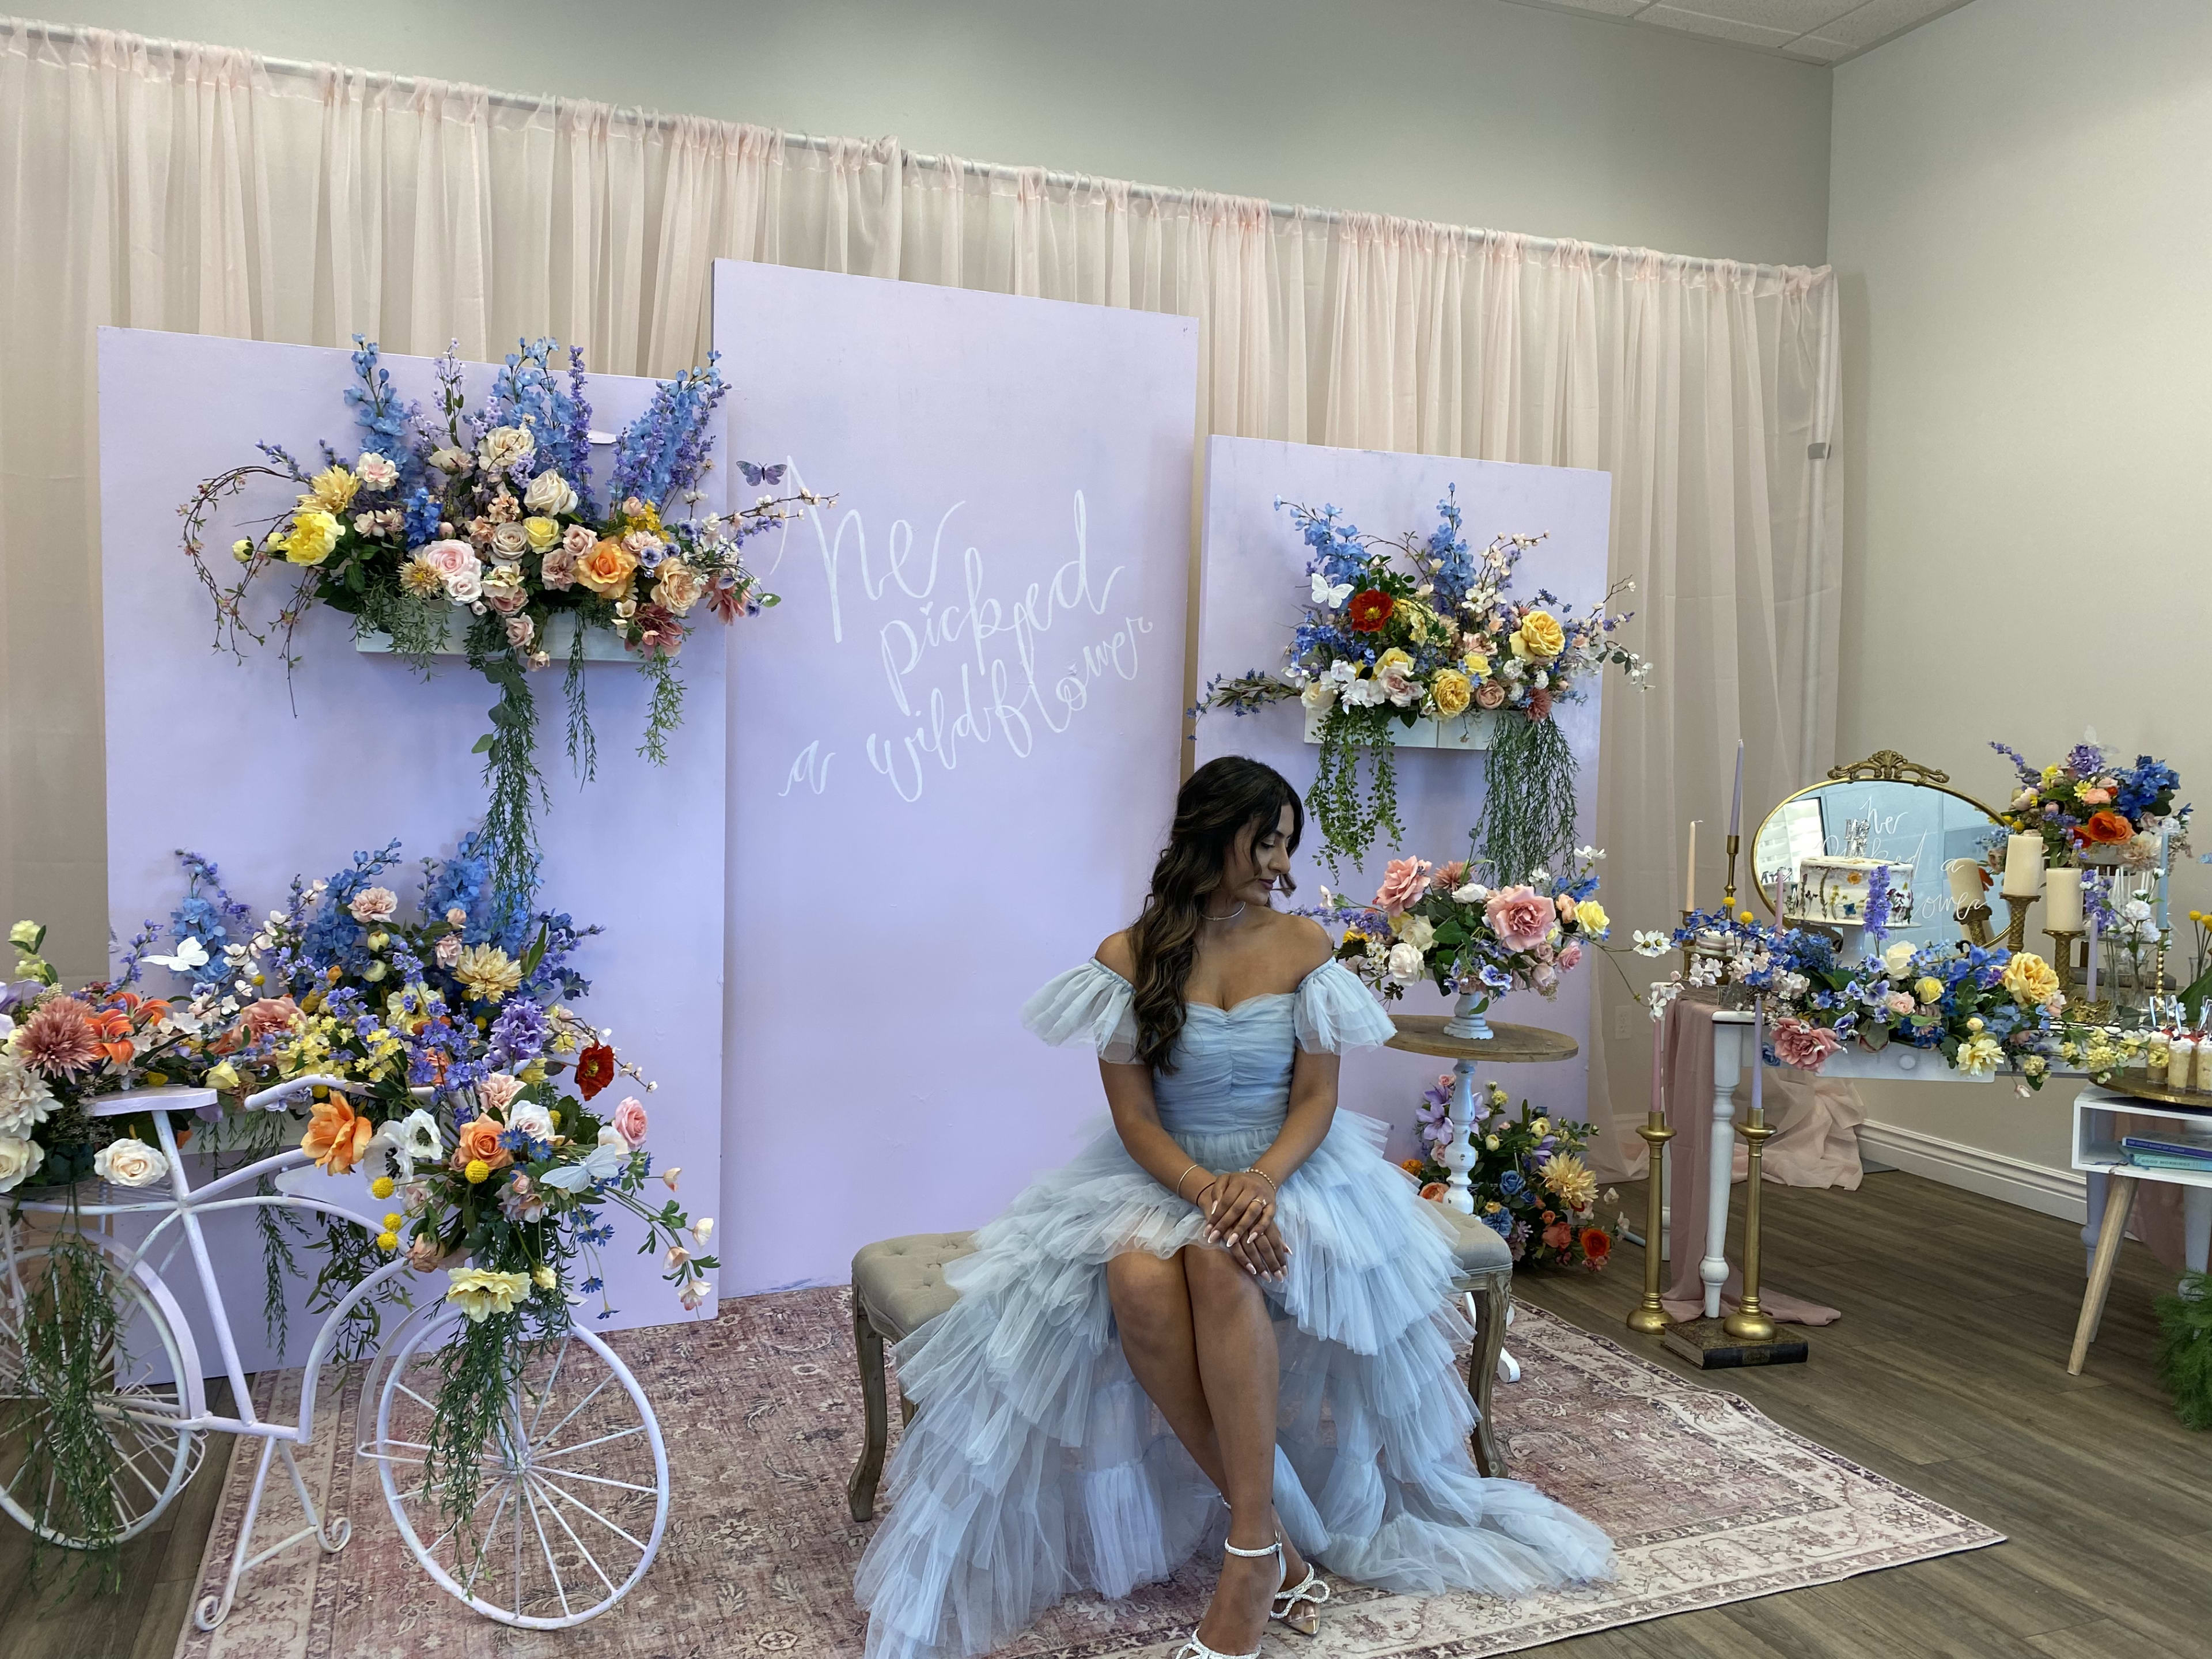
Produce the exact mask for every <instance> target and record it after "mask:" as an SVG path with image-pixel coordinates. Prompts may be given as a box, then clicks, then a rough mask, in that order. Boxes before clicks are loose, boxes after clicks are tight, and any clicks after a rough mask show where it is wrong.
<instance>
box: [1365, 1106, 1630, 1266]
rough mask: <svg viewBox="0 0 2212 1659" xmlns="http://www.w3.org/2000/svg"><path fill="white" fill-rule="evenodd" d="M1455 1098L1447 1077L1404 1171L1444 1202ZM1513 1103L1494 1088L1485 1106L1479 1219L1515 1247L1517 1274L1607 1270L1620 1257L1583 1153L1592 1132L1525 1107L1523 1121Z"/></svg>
mask: <svg viewBox="0 0 2212 1659" xmlns="http://www.w3.org/2000/svg"><path fill="white" fill-rule="evenodd" d="M1451 1093H1452V1077H1451V1074H1450V1073H1449V1072H1447V1073H1444V1074H1443V1075H1442V1076H1440V1077H1439V1078H1437V1080H1436V1083H1435V1084H1434V1085H1432V1086H1431V1088H1430V1089H1428V1090H1427V1091H1425V1093H1424V1094H1423V1095H1422V1097H1421V1104H1420V1107H1419V1126H1418V1131H1417V1132H1418V1133H1419V1137H1420V1142H1421V1150H1420V1152H1419V1156H1417V1157H1413V1158H1407V1160H1406V1162H1405V1166H1404V1167H1405V1170H1406V1172H1407V1174H1409V1175H1411V1176H1413V1179H1414V1180H1416V1181H1418V1182H1421V1183H1422V1185H1421V1196H1422V1197H1423V1198H1437V1199H1440V1198H1443V1196H1444V1195H1445V1194H1447V1193H1448V1192H1449V1191H1450V1187H1449V1184H1448V1183H1449V1181H1450V1179H1451V1171H1450V1170H1449V1168H1448V1167H1447V1166H1446V1165H1445V1164H1444V1163H1443V1149H1444V1147H1445V1146H1446V1145H1447V1144H1448V1143H1449V1141H1450V1139H1451V1138H1452V1122H1451ZM1506 1103H1507V1096H1506V1093H1505V1091H1504V1090H1503V1089H1501V1088H1499V1087H1498V1085H1497V1084H1495V1083H1492V1084H1490V1085H1488V1086H1487V1087H1486V1090H1485V1091H1484V1092H1483V1094H1482V1096H1481V1097H1480V1101H1479V1102H1478V1104H1479V1105H1480V1108H1481V1116H1480V1118H1479V1119H1478V1120H1477V1121H1476V1122H1475V1124H1474V1129H1473V1140H1474V1166H1473V1167H1472V1168H1470V1169H1469V1170H1468V1172H1467V1178H1468V1189H1469V1191H1470V1192H1471V1193H1472V1194H1474V1213H1475V1215H1476V1216H1477V1217H1478V1218H1480V1219H1481V1220H1482V1221H1484V1222H1486V1223H1487V1224H1488V1225H1490V1226H1491V1227H1492V1228H1494V1229H1496V1230H1497V1232H1498V1236H1499V1237H1502V1238H1504V1241H1505V1242H1506V1243H1507V1244H1509V1245H1510V1246H1511V1247H1512V1250H1513V1261H1514V1263H1515V1265H1516V1266H1519V1267H1588V1268H1590V1269H1592V1270H1593V1271H1595V1270H1596V1269H1598V1268H1601V1267H1604V1266H1605V1264H1606V1263H1607V1261H1610V1260H1612V1257H1613V1230H1609V1229H1607V1227H1606V1226H1604V1225H1602V1224H1601V1223H1600V1222H1599V1220H1598V1219H1597V1213H1596V1212H1597V1202H1598V1191H1597V1177H1596V1176H1595V1175H1593V1174H1592V1173H1591V1172H1590V1167H1589V1162H1588V1159H1587V1155H1586V1154H1585V1152H1584V1150H1583V1148H1584V1147H1585V1146H1586V1145H1587V1144H1588V1142H1589V1136H1590V1133H1591V1129H1590V1126H1589V1124H1587V1123H1573V1122H1570V1121H1568V1120H1566V1119H1565V1118H1560V1117H1550V1116H1547V1115H1541V1114H1532V1113H1531V1111H1530V1109H1529V1106H1528V1102H1527V1101H1525V1100H1524V1101H1522V1103H1521V1110H1520V1113H1519V1115H1517V1116H1516V1115H1514V1114H1513V1113H1511V1112H1510V1111H1508V1110H1507V1109H1506ZM1613 1196H1614V1194H1612V1193H1610V1192H1608V1193H1607V1197H1608V1198H1611V1197H1613Z"/></svg>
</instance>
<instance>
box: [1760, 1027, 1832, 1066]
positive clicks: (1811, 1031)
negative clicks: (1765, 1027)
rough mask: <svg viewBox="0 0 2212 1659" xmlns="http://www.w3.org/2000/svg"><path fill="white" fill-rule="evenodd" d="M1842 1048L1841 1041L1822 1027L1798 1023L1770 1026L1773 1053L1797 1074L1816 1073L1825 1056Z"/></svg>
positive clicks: (1825, 1058)
mask: <svg viewBox="0 0 2212 1659" xmlns="http://www.w3.org/2000/svg"><path fill="white" fill-rule="evenodd" d="M1843 1046H1844V1044H1843V1039H1842V1038H1840V1037H1838V1036H1837V1035H1836V1034H1835V1033H1834V1032H1833V1031H1831V1030H1828V1029H1827V1027H1826V1026H1824V1025H1814V1024H1812V1023H1810V1022H1809V1021H1807V1020H1802V1019H1787V1018H1785V1019H1778V1020H1776V1021H1775V1022H1774V1052H1775V1053H1776V1054H1779V1055H1780V1056H1781V1057H1782V1059H1783V1060H1784V1063H1785V1064H1788V1065H1790V1066H1796V1068H1797V1069H1798V1070H1799V1071H1801V1072H1817V1071H1819V1070H1820V1067H1821V1066H1822V1064H1823V1063H1824V1062H1825V1061H1826V1060H1827V1058H1828V1056H1829V1055H1830V1054H1833V1053H1835V1052H1836V1050H1837V1049H1838V1048H1842V1047H1843Z"/></svg>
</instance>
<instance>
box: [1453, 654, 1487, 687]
mask: <svg viewBox="0 0 2212 1659" xmlns="http://www.w3.org/2000/svg"><path fill="white" fill-rule="evenodd" d="M1460 666H1461V667H1462V668H1464V669H1465V670H1467V677H1468V678H1469V679H1471V680H1480V679H1487V678H1489V677H1490V659H1489V658H1487V657H1486V656H1484V655H1483V654H1482V653H1481V652H1480V651H1470V652H1468V653H1467V655H1465V656H1464V657H1462V658H1461V659H1460Z"/></svg>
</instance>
